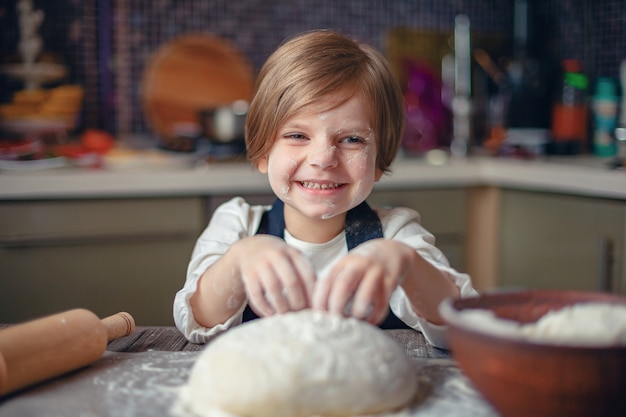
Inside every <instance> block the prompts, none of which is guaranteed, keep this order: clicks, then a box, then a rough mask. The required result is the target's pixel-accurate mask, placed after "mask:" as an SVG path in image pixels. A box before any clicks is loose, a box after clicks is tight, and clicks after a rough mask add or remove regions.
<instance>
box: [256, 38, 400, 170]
mask: <svg viewBox="0 0 626 417" xmlns="http://www.w3.org/2000/svg"><path fill="white" fill-rule="evenodd" d="M356 94H362V95H363V97H364V98H365V99H366V100H367V101H368V103H367V104H368V105H369V106H370V116H371V121H372V128H373V129H374V131H375V133H376V141H377V143H376V146H377V148H376V149H377V157H376V167H377V168H378V169H380V170H381V171H382V172H387V171H389V166H390V165H391V163H392V162H393V160H394V158H395V156H396V154H397V152H398V147H399V146H400V141H401V138H402V133H403V129H404V119H405V115H404V100H403V96H402V91H401V90H400V86H399V85H398V82H397V80H396V79H395V77H394V76H393V73H392V72H391V69H390V67H389V64H388V62H387V60H386V59H385V58H384V57H383V55H382V54H381V53H380V52H378V51H377V50H376V49H374V48H373V47H371V46H369V45H366V44H363V43H359V42H356V41H354V40H352V39H350V38H348V37H346V36H343V35H341V34H339V33H337V32H334V31H329V30H317V31H312V32H305V33H302V34H300V35H297V36H295V37H293V38H290V39H288V40H287V41H286V42H285V43H283V44H282V45H281V46H280V47H279V48H278V49H277V50H276V51H275V52H274V53H273V54H272V55H271V56H270V57H269V58H268V59H267V61H266V62H265V64H264V65H263V67H262V68H261V71H260V72H259V75H258V78H257V81H256V86H255V94H254V98H253V100H252V103H251V104H250V109H249V112H248V116H247V119H246V150H247V157H248V159H249V160H250V162H252V164H254V165H255V166H257V165H258V162H259V160H260V159H261V158H264V157H266V156H267V155H268V154H269V152H270V150H271V148H272V146H273V144H274V141H275V140H276V136H277V133H278V130H279V129H280V127H281V126H282V125H283V124H284V123H285V122H286V121H287V120H288V119H289V118H290V117H291V116H292V115H293V114H295V113H296V112H297V111H299V110H300V109H302V108H303V107H305V106H307V105H310V104H313V103H317V102H319V101H321V100H323V99H327V98H331V99H332V100H333V101H332V106H333V107H335V106H339V105H341V104H343V103H345V102H346V101H347V100H349V99H350V98H351V97H353V96H354V95H356Z"/></svg>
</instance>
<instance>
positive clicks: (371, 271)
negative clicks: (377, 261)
mask: <svg viewBox="0 0 626 417" xmlns="http://www.w3.org/2000/svg"><path fill="white" fill-rule="evenodd" d="M383 274H384V272H383V270H382V269H381V268H377V267H375V266H371V267H370V268H368V269H367V272H366V273H365V276H364V277H363V278H362V279H361V281H360V282H359V287H358V288H357V289H356V292H355V294H354V300H353V302H352V309H351V311H350V315H352V316H353V317H356V318H358V319H362V320H366V319H367V318H368V317H370V315H371V314H372V312H373V311H374V309H375V308H376V307H377V306H378V304H380V293H381V292H382V293H384V275H383Z"/></svg>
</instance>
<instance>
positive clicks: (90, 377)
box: [0, 327, 497, 417]
mask: <svg viewBox="0 0 626 417" xmlns="http://www.w3.org/2000/svg"><path fill="white" fill-rule="evenodd" d="M385 332H386V333H387V334H388V335H389V336H390V337H392V338H393V339H394V340H396V342H398V343H399V344H400V346H402V348H403V349H404V351H405V352H406V354H407V355H408V356H409V357H410V358H411V359H412V360H413V362H414V364H415V368H416V372H419V375H420V376H419V391H418V395H417V396H416V400H415V402H414V404H413V405H412V406H411V410H410V411H409V412H408V413H407V414H406V415H407V416H409V415H410V416H415V417H430V416H442V415H445V416H450V417H456V416H459V417H460V416H463V417H467V416H475V417H496V416H497V414H496V413H495V412H494V411H493V409H492V408H491V406H490V405H489V404H487V403H486V402H485V401H484V399H483V398H482V397H481V396H480V394H479V393H477V392H476V391H475V389H474V388H473V386H472V385H471V383H470V382H469V381H468V380H467V378H466V377H465V376H464V375H463V374H462V373H461V371H460V370H459V368H458V367H457V365H456V363H455V362H454V360H453V359H451V358H450V354H449V352H447V351H444V350H440V349H436V348H433V347H431V346H430V345H428V344H426V342H425V340H424V337H423V336H422V334H421V333H419V332H415V331H411V330H385ZM203 347H204V346H203V345H193V344H189V343H187V342H186V341H185V340H184V338H183V337H182V335H181V334H180V332H178V330H176V329H175V328H173V327H138V328H137V330H136V331H135V332H134V333H133V334H131V335H129V336H127V337H125V338H122V339H118V340H115V341H113V342H111V343H110V344H109V346H108V348H107V352H105V354H104V356H103V357H102V358H101V359H100V360H99V361H98V362H96V363H95V364H93V365H91V366H88V367H86V368H83V369H81V370H79V371H77V372H73V373H70V374H67V375H65V376H62V377H59V378H56V379H53V380H50V381H47V382H45V383H43V384H40V385H37V386H34V387H31V388H29V389H26V390H24V391H21V392H19V393H17V394H14V395H12V396H9V397H7V398H4V399H0V417H5V416H6V417H9V416H15V415H20V416H33V417H34V416H40V415H72V416H116V417H121V416H126V417H143V416H146V417H159V416H171V417H174V416H177V417H184V416H186V415H188V414H185V413H182V414H181V411H180V410H177V409H176V408H175V405H176V399H177V394H178V390H179V388H180V387H181V386H182V385H183V384H185V383H186V382H187V379H188V377H189V372H190V370H191V368H192V367H193V365H194V363H195V361H196V359H197V358H198V355H199V354H200V350H201V349H202V348H203Z"/></svg>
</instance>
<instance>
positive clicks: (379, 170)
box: [374, 168, 384, 182]
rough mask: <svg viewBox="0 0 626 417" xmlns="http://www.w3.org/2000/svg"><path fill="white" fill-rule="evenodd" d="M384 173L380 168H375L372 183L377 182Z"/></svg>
mask: <svg viewBox="0 0 626 417" xmlns="http://www.w3.org/2000/svg"><path fill="white" fill-rule="evenodd" d="M383 174H384V172H383V170H382V169H380V168H376V173H375V174H374V182H378V180H380V178H381V177H382V176H383Z"/></svg>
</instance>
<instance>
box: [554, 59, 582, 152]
mask: <svg viewBox="0 0 626 417" xmlns="http://www.w3.org/2000/svg"><path fill="white" fill-rule="evenodd" d="M562 66H563V83H562V87H561V90H560V94H559V96H558V98H557V100H556V102H555V103H554V105H553V107H552V126H551V132H550V133H551V142H550V144H549V147H548V153H551V154H556V155H575V154H578V153H581V151H582V150H583V149H584V145H585V142H586V141H587V132H588V130H587V126H588V115H589V105H588V102H587V87H588V85H589V79H588V78H587V76H586V75H585V74H583V73H582V72H581V65H580V61H578V60H575V59H566V60H563V61H562Z"/></svg>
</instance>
